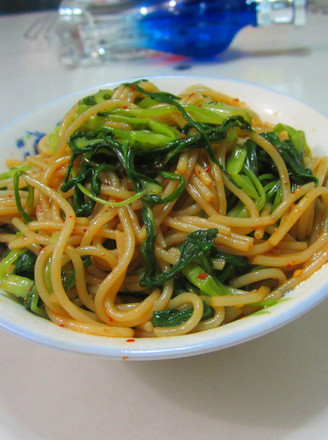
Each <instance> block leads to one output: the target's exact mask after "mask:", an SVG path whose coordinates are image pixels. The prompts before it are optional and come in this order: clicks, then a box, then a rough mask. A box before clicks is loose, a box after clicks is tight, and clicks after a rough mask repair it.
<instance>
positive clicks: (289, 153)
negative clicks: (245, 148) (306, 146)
mask: <svg viewBox="0 0 328 440" xmlns="http://www.w3.org/2000/svg"><path fill="white" fill-rule="evenodd" d="M262 136H263V137H264V138H265V139H267V140H268V141H269V142H271V144H272V145H274V146H275V147H277V148H278V150H279V152H280V154H281V156H282V157H283V159H284V161H285V163H286V166H287V169H288V172H289V175H290V178H291V181H292V183H296V184H300V185H303V184H305V183H307V182H314V183H316V184H317V182H318V179H317V178H316V177H315V176H314V175H313V173H312V171H311V170H310V169H309V168H306V167H305V166H304V151H299V150H298V149H296V148H295V146H294V144H293V143H292V142H291V141H290V140H285V141H281V140H280V139H279V137H278V136H277V134H276V133H274V132H267V133H262Z"/></svg>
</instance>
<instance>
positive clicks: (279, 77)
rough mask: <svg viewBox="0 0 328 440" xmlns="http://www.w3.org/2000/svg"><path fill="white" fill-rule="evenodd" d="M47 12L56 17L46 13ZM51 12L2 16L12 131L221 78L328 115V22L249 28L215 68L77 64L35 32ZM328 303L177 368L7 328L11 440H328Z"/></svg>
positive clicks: (168, 59) (0, 334) (166, 61)
mask: <svg viewBox="0 0 328 440" xmlns="http://www.w3.org/2000/svg"><path fill="white" fill-rule="evenodd" d="M42 14H44V13H42ZM42 14H38V15H36V14H20V15H14V16H3V17H1V18H0V40H1V45H0V59H1V69H0V96H1V104H0V126H2V125H6V124H8V123H10V122H11V121H12V120H13V119H15V118H16V117H18V116H20V115H21V114H23V113H25V112H28V111H29V110H31V109H32V108H35V107H37V106H39V105H42V104H44V103H46V102H48V101H51V100H53V99H55V98H57V97H60V96H62V95H65V94H68V93H71V92H74V91H77V90H80V89H84V88H88V87H92V86H95V85H98V84H104V83H106V82H110V81H115V80H120V79H122V78H130V77H131V76H133V77H145V76H150V75H172V74H181V73H183V74H187V75H204V74H206V75H211V76H213V75H215V76H220V77H226V78H232V79H238V80H244V81H249V82H253V83H257V84H260V85H262V86H265V87H269V88H271V89H274V90H277V91H280V92H284V93H286V94H288V95H291V96H293V97H295V98H298V99H300V100H302V101H304V102H306V103H308V104H309V105H311V106H312V107H314V108H316V109H317V110H319V111H320V112H322V113H324V114H326V115H327V116H328V93H327V80H328V15H324V14H319V13H316V14H315V13H309V14H308V21H307V24H306V26H304V27H302V28H293V27H291V26H279V27H278V26H273V27H267V28H251V27H250V28H245V29H243V30H242V31H241V32H240V33H239V34H238V35H237V37H236V38H235V40H234V42H233V44H232V45H231V46H230V48H229V50H228V51H226V52H224V53H222V54H221V55H219V56H218V57H217V59H216V61H215V62H214V61H213V62H201V63H196V62H191V61H189V60H185V59H181V58H179V57H174V56H168V55H159V54H158V55H157V56H155V57H154V56H153V57H150V58H146V59H143V60H133V61H132V60H130V61H115V62H108V63H106V64H103V65H98V66H93V67H85V68H75V69H68V68H65V67H64V66H61V65H60V64H59V63H58V61H57V57H56V52H55V50H54V49H53V47H51V46H50V47H49V45H48V44H47V43H46V42H45V41H44V40H43V39H42V38H38V39H36V40H29V41H28V40H26V39H24V38H23V34H24V31H25V30H26V29H27V28H28V26H29V25H30V24H31V23H32V22H33V20H35V19H36V18H37V17H39V16H42ZM327 316H328V301H327V300H326V301H325V302H323V303H322V304H321V305H319V306H317V307H316V308H315V309H313V310H312V311H310V312H309V313H307V314H306V315H305V316H303V317H301V318H299V319H297V320H296V321H294V322H292V323H290V324H288V325H286V326H285V327H283V328H281V329H279V330H276V331H275V332H273V333H270V334H268V335H266V336H262V337H261V338H258V339H256V340H253V341H251V342H247V343H245V344H242V345H239V346H236V347H232V348H228V349H225V350H222V351H218V352H215V353H211V354H207V355H202V356H196V357H190V358H184V359H176V360H167V361H150V362H123V361H108V360H104V359H99V358H93V357H87V356H83V355H78V354H70V353H66V352H60V351H57V350H54V349H51V348H47V347H44V346H39V345H37V344H35V343H33V342H30V341H27V340H24V339H21V338H19V337H17V336H14V335H12V334H9V333H6V332H4V331H2V330H1V331H0V351H1V358H0V372H1V374H0V390H1V392H0V438H1V439H4V440H23V439H24V440H41V439H42V440H58V439H63V440H77V439H79V440H89V439H94V440H100V439H120V440H125V439H129V440H130V439H133V440H141V439H153V438H156V439H159V440H161V439H165V440H166V439H178V440H185V439H186V440H187V439H196V438H197V439H198V438H199V439H202V438H207V439H223V440H228V439H231V440H239V439H242V440H248V439H252V440H263V439H265V440H273V439H279V440H280V439H288V440H294V439H295V440H296V439H297V440H308V439H309V438H314V439H316V440H320V439H327V438H328V437H327V436H328V434H327V428H328V374H327V365H328V345H327V335H328V319H327Z"/></svg>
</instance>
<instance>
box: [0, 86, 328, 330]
mask: <svg viewBox="0 0 328 440" xmlns="http://www.w3.org/2000/svg"><path fill="white" fill-rule="evenodd" d="M38 151H39V153H38V154H37V155H35V156H28V157H26V159H25V160H24V161H20V160H12V159H10V160H8V161H7V165H8V167H9V171H7V172H5V173H3V174H2V175H1V179H2V182H1V188H2V189H1V190H0V197H1V198H0V216H1V224H2V227H1V233H0V241H1V242H2V243H4V244H5V245H6V247H8V251H7V252H6V253H5V254H4V257H3V260H2V263H1V264H0V279H1V288H2V289H3V290H4V291H6V292H9V293H10V294H13V295H15V296H16V297H18V298H19V299H20V301H21V302H22V303H23V304H25V306H26V308H28V309H29V310H30V311H32V312H34V313H36V314H39V315H43V316H45V317H47V318H49V319H50V320H51V321H53V322H54V323H55V324H57V325H59V326H61V327H65V328H68V329H71V330H75V331H78V332H82V333H89V334H94V335H103V336H112V337H124V338H129V337H133V336H135V337H152V336H175V335H182V334H186V333H190V332H199V331H203V330H207V329H212V328H215V327H218V326H220V325H225V324H227V323H229V322H231V321H233V320H236V319H238V318H242V317H245V316H247V315H249V314H251V313H254V312H256V311H258V310H260V309H262V308H263V307H270V306H272V305H273V304H275V303H276V302H277V301H278V300H279V299H280V298H281V297H282V296H283V295H284V294H285V293H286V292H288V291H290V290H291V289H293V288H294V287H295V286H296V285H297V284H298V283H300V282H301V281H302V280H304V279H306V278H308V277H309V276H310V275H311V274H312V273H313V272H314V271H316V270H317V269H318V268H319V267H321V266H322V264H324V263H325V262H326V261H327V259H328V235H327V210H328V192H327V188H326V174H327V166H328V161H327V159H326V158H325V157H318V158H317V157H312V156H311V153H310V151H309V148H308V147H307V144H306V141H305V138H304V134H303V133H302V132H301V131H299V130H297V129H295V128H292V127H289V126H287V125H284V124H278V125H277V126H275V127H270V126H268V125H266V124H263V123H262V122H261V121H260V119H259V118H258V117H257V115H256V114H255V113H254V112H252V111H251V110H249V109H247V108H246V106H245V105H244V104H243V103H241V102H239V100H238V99H235V98H230V97H228V96H225V95H223V94H221V93H219V92H217V91H214V90H211V89H209V88H207V87H205V86H193V87H190V88H188V89H187V90H185V91H184V92H182V93H181V95H180V96H179V97H177V96H174V95H172V94H170V93H166V92H162V91H160V90H158V89H157V87H156V86H155V85H154V84H152V83H150V82H148V81H140V82H136V83H131V84H122V85H120V86H118V87H117V88H116V89H115V90H101V91H99V92H98V93H97V94H95V95H92V96H88V97H86V98H84V99H82V100H80V101H79V102H78V103H77V104H76V105H75V106H74V107H73V108H72V109H71V110H70V111H69V112H68V113H67V114H66V115H65V117H64V118H63V120H62V122H61V123H60V125H58V126H57V127H56V128H55V129H54V131H53V132H52V133H50V134H48V135H47V136H45V137H43V138H42V139H41V141H40V143H39V145H38Z"/></svg>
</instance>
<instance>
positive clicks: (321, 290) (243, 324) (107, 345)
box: [0, 75, 328, 360]
mask: <svg viewBox="0 0 328 440" xmlns="http://www.w3.org/2000/svg"><path fill="white" fill-rule="evenodd" d="M146 78H147V79H149V80H150V81H153V82H155V83H156V81H157V82H160V83H163V82H164V83H167V85H166V89H167V90H170V82H172V81H174V80H177V81H180V82H181V84H180V85H181V91H182V89H184V88H185V86H184V85H183V84H182V82H184V81H186V82H187V83H188V85H191V84H196V83H203V84H204V83H205V85H208V84H206V82H207V83H209V82H210V83H213V84H214V83H218V84H220V85H229V86H231V87H232V86H236V87H237V88H238V87H239V88H240V87H241V88H243V89H245V90H246V95H247V93H248V91H250V90H252V91H255V92H262V93H264V94H265V96H266V97H269V98H272V97H275V98H279V97H280V98H281V99H282V100H283V101H284V102H287V103H288V104H289V105H297V106H299V107H300V108H301V109H302V110H303V111H307V112H309V113H310V114H311V115H313V117H314V118H316V119H319V120H320V121H323V122H324V123H325V125H326V130H327V133H328V119H327V117H326V116H325V115H323V114H321V113H320V112H318V111H317V110H315V109H313V108H312V107H310V106H308V105H307V104H305V103H303V102H302V101H300V100H297V99H295V98H293V97H291V96H289V95H287V94H284V93H281V92H278V91H275V90H273V89H270V88H267V87H263V86H261V85H257V84H254V83H251V82H246V81H241V80H235V79H229V78H221V77H218V76H206V75H204V76H203V75H156V76H146ZM138 79H140V77H138V78H131V79H129V78H128V79H123V80H118V81H112V82H108V83H103V84H101V85H98V86H92V87H88V88H85V89H82V90H79V91H75V92H72V93H70V94H66V95H64V96H61V97H58V98H56V99H54V100H52V101H50V102H48V103H46V104H43V105H41V106H38V107H36V108H34V109H32V110H31V111H29V112H27V113H25V114H23V115H21V116H19V117H18V118H15V119H14V120H13V121H11V122H10V123H9V124H6V125H5V126H4V127H2V128H1V129H0V136H9V138H10V137H13V133H12V131H13V130H15V127H16V126H17V125H22V126H24V124H25V123H26V122H28V120H29V119H33V118H34V117H35V115H38V114H40V113H41V114H46V112H54V113H56V109H57V108H58V107H60V106H61V105H64V104H65V103H66V102H67V103H68V102H71V103H72V104H73V103H74V102H76V100H77V99H78V97H82V96H87V94H89V93H90V92H93V91H96V90H99V89H101V88H105V87H115V86H116V85H118V84H121V83H122V82H132V81H135V80H138ZM212 86H213V85H212ZM228 88H229V87H228ZM229 94H230V93H229ZM237 97H238V96H237ZM251 107H252V106H251ZM67 109H68V108H67ZM253 109H254V110H255V111H257V109H256V108H254V107H253ZM60 116H61V115H58V117H60ZM41 119H42V118H41ZM26 128H28V127H26ZM16 138H17V136H16ZM325 269H326V265H325V266H323V267H321V268H320V269H319V270H317V271H316V272H315V273H314V274H313V275H311V276H310V278H308V279H307V280H305V281H303V282H302V283H301V284H300V285H298V286H297V287H295V289H293V291H292V292H291V294H288V295H286V297H284V298H283V300H281V301H279V302H278V303H277V304H275V305H274V306H271V307H269V308H267V309H265V313H262V314H261V313H257V314H253V315H250V316H248V317H247V318H246V319H239V320H237V321H234V322H232V323H229V324H227V325H225V326H222V327H219V328H216V329H212V330H207V331H203V332H200V333H193V334H188V335H182V336H174V337H161V338H136V339H134V338H129V339H126V338H106V337H102V336H93V335H84V334H81V333H77V332H74V331H72V330H69V329H63V328H59V327H57V326H55V325H54V324H53V323H51V322H50V321H46V320H44V319H43V318H39V317H37V316H34V315H32V314H29V313H26V311H25V310H24V308H23V307H22V306H21V305H18V304H17V307H19V309H18V308H17V309H16V307H15V306H14V314H15V313H16V315H15V316H16V319H17V316H19V317H20V318H21V317H22V316H23V313H24V314H25V315H27V316H24V317H23V320H22V322H21V321H19V322H18V323H16V322H15V320H13V318H12V317H11V314H10V313H9V315H7V314H5V312H6V307H7V306H6V304H8V303H9V302H10V304H11V305H12V304H13V300H12V299H11V298H9V297H7V296H6V295H1V297H0V327H2V328H3V329H4V330H6V331H9V332H11V333H13V334H16V335H18V336H20V337H24V338H25V339H28V340H30V341H33V342H36V343H39V344H42V345H45V346H48V347H53V348H56V349H61V350H64V351H69V352H75V353H81V354H89V355H95V356H98V357H105V358H108V359H129V360H158V359H170V358H180V357H185V356H191V355H197V354H204V353H208V352H212V351H216V350H219V349H224V348H227V347H231V346H234V345H237V344H241V343H244V342H247V341H250V340H252V339H255V338H257V337H260V336H263V335H265V334H267V333H269V332H271V331H273V330H276V329H278V328H280V327H282V326H283V325H285V324H287V323H289V322H291V321H293V320H294V319H296V318H298V317H299V316H301V315H303V314H304V313H306V312H307V311H309V310H310V309H312V308H313V307H315V306H316V305H318V304H319V303H320V302H321V301H323V300H324V299H325V298H326V297H327V296H328V278H327V279H326V277H325V273H324V272H325ZM313 285H315V286H316V289H315V292H314V293H312V294H309V293H308V291H309V290H310V289H309V288H310V287H311V288H313ZM7 308H8V307H7ZM10 317H11V319H10ZM40 320H42V321H44V322H42V323H41V321H40ZM40 323H41V327H42V329H43V330H44V331H45V332H44V333H42V334H40V333H39V332H38V331H37V329H38V328H39V327H40ZM67 332H68V333H67ZM67 335H68V336H67ZM131 339H132V341H133V342H129V341H130V340H131Z"/></svg>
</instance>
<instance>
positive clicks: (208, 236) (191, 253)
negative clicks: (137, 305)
mask: <svg viewBox="0 0 328 440" xmlns="http://www.w3.org/2000/svg"><path fill="white" fill-rule="evenodd" d="M217 233H218V230H217V229H215V228H213V229H207V230H205V229H198V230H197V231H193V232H190V233H189V234H188V235H187V237H186V238H185V239H184V241H183V243H182V245H181V248H180V258H179V260H178V262H177V263H176V264H175V265H174V266H172V267H171V268H170V269H169V270H167V271H166V272H161V273H158V274H156V275H149V273H147V272H146V273H145V274H144V276H143V277H142V279H141V281H140V285H141V286H143V287H148V288H149V289H153V288H154V287H156V286H161V285H163V284H164V283H165V282H166V281H168V280H170V279H171V278H173V277H174V276H175V275H177V274H178V273H179V272H181V271H182V270H183V269H184V268H185V267H186V266H187V265H188V264H189V263H190V262H191V261H192V260H193V259H194V258H196V257H198V256H199V255H200V254H202V253H203V252H206V251H208V250H210V249H211V247H212V246H213V242H214V239H215V237H216V235H217ZM154 261H155V260H154ZM154 261H153V268H152V273H154V272H155V268H154Z"/></svg>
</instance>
